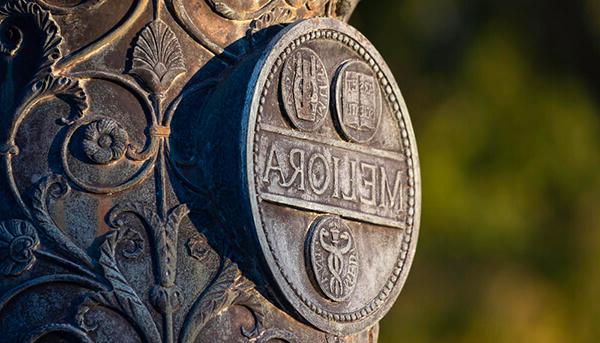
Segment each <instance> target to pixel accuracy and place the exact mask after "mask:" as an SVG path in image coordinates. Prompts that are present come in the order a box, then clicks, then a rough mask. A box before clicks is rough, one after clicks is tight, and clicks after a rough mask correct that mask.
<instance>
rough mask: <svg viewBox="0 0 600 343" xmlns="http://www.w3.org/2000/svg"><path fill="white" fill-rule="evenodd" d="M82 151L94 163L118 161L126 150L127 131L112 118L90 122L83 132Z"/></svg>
mask: <svg viewBox="0 0 600 343" xmlns="http://www.w3.org/2000/svg"><path fill="white" fill-rule="evenodd" d="M84 135H85V137H84V139H83V151H84V152H85V155H86V156H87V157H88V158H89V159H90V160H91V161H93V162H94V163H97V164H108V163H110V162H114V161H118V160H119V159H121V158H122V157H123V155H125V151H126V150H127V141H128V136H127V131H125V130H124V129H123V128H122V127H121V125H119V123H117V122H116V121H114V120H112V119H107V118H105V119H100V120H97V121H95V122H92V123H90V124H89V125H88V126H87V127H86V129H85V133H84Z"/></svg>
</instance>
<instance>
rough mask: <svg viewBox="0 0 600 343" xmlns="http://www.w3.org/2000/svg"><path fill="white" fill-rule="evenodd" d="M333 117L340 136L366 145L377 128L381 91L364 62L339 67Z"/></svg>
mask: <svg viewBox="0 0 600 343" xmlns="http://www.w3.org/2000/svg"><path fill="white" fill-rule="evenodd" d="M334 86H335V115H336V120H337V124H338V125H339V128H340V131H341V133H342V135H343V136H344V137H345V138H347V139H348V140H350V141H354V142H357V143H366V142H368V141H370V140H371V139H372V138H373V137H374V136H375V134H376V133H377V129H378V128H379V118H380V117H381V107H382V102H381V101H382V99H381V90H380V89H379V84H378V83H377V78H376V77H375V75H374V71H373V69H372V68H371V67H370V66H369V65H368V64H366V63H365V62H363V61H360V60H355V59H353V60H349V61H347V62H345V63H344V64H342V65H341V66H340V68H339V70H338V71H337V73H336V80H335V84H334Z"/></svg>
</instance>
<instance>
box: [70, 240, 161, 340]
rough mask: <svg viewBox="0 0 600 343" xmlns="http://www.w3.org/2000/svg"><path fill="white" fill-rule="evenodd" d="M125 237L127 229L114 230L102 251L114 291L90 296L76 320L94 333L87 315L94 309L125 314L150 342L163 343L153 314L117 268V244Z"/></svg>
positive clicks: (104, 268) (102, 259)
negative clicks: (97, 307) (101, 307)
mask: <svg viewBox="0 0 600 343" xmlns="http://www.w3.org/2000/svg"><path fill="white" fill-rule="evenodd" d="M125 237H126V231H125V230H114V231H112V232H110V233H109V234H108V235H107V236H106V239H105V241H104V243H102V246H101V248H100V259H99V262H100V266H101V267H102V270H103V272H104V277H105V278H106V279H107V280H108V282H109V283H110V285H111V286H112V290H110V291H102V292H97V293H93V294H90V295H88V296H87V297H86V298H85V300H84V301H83V302H82V304H81V305H80V308H79V311H78V313H77V318H76V319H77V322H78V324H79V326H80V327H81V328H82V329H84V330H86V331H93V330H94V329H95V328H96V327H95V326H93V325H90V324H89V323H88V322H87V321H86V318H85V316H86V314H87V313H88V312H89V311H90V310H91V308H93V307H95V306H105V307H108V308H110V309H113V310H115V311H117V312H118V313H121V314H122V315H124V316H125V317H127V318H128V319H129V320H130V321H131V322H132V323H134V324H135V325H136V327H137V329H138V330H139V331H140V333H141V334H142V336H143V338H144V340H145V341H146V342H150V343H160V342H161V341H160V334H159V332H158V328H157V327H156V324H155V323H154V320H153V318H152V315H151V314H150V312H149V311H148V308H147V307H146V306H145V305H144V302H143V301H142V300H141V299H140V297H139V296H138V295H137V293H136V292H135V290H134V289H133V288H132V287H131V286H130V285H129V282H128V281H127V279H126V278H125V276H124V275H123V273H122V272H121V270H120V269H119V266H118V265H117V260H116V249H117V245H118V243H119V242H120V241H121V240H123V239H124V238H125Z"/></svg>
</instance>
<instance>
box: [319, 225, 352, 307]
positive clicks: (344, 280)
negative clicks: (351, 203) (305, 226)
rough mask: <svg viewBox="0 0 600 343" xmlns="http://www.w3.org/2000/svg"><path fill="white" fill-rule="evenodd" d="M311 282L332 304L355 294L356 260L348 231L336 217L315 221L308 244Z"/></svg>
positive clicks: (350, 234)
mask: <svg viewBox="0 0 600 343" xmlns="http://www.w3.org/2000/svg"><path fill="white" fill-rule="evenodd" d="M307 244H308V249H309V256H308V258H309V259H310V265H311V269H312V273H313V277H314V281H315V283H316V284H317V286H318V287H319V289H320V290H321V291H322V292H323V294H325V296H327V297H328V298H329V299H331V300H333V301H344V300H346V299H348V297H350V296H351V295H352V292H354V288H355V287H356V281H357V278H358V270H359V260H358V254H357V252H356V244H355V242H354V237H353V236H352V232H351V231H350V228H349V227H348V226H347V225H346V224H345V223H344V221H343V220H342V219H341V218H340V217H338V216H332V215H327V216H323V217H321V218H318V219H317V220H316V221H315V223H314V224H313V225H312V229H311V231H310V233H309V238H308V241H307Z"/></svg>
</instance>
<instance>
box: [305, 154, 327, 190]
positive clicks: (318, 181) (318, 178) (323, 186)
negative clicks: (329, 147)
mask: <svg viewBox="0 0 600 343" xmlns="http://www.w3.org/2000/svg"><path fill="white" fill-rule="evenodd" d="M317 159H318V160H321V164H322V165H323V170H322V172H321V173H320V174H321V175H319V171H318V170H316V169H315V168H316V166H315V163H316V161H317ZM308 174H309V181H310V182H309V184H310V187H311V188H312V190H313V191H314V192H315V193H316V194H318V195H322V194H323V193H325V191H326V190H327V188H329V183H330V179H331V169H330V167H329V163H327V159H326V158H325V156H323V155H322V154H320V153H315V154H313V155H312V156H311V157H310V160H309V161H308Z"/></svg>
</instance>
